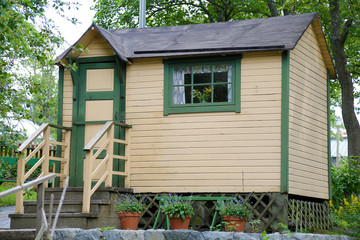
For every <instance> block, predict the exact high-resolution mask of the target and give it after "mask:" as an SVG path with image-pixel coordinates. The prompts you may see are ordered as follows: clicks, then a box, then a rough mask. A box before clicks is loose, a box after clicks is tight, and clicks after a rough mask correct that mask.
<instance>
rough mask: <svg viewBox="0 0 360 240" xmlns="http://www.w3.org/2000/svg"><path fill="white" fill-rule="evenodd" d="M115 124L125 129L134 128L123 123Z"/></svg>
mask: <svg viewBox="0 0 360 240" xmlns="http://www.w3.org/2000/svg"><path fill="white" fill-rule="evenodd" d="M114 124H115V125H117V126H120V127H124V128H132V125H129V124H126V123H121V122H116V121H114Z"/></svg>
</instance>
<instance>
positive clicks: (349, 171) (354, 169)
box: [331, 156, 360, 207]
mask: <svg viewBox="0 0 360 240" xmlns="http://www.w3.org/2000/svg"><path fill="white" fill-rule="evenodd" d="M359 162H360V157H359V156H357V157H348V158H343V159H341V160H340V164H339V165H338V166H332V168H331V190H332V202H333V205H334V206H335V207H339V205H340V204H341V203H342V202H343V199H344V198H346V199H349V198H350V197H351V195H357V194H358V193H359V192H360V179H359V176H360V164H359Z"/></svg>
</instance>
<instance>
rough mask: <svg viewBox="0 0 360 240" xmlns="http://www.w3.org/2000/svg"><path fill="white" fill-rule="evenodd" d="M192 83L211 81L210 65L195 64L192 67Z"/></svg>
mask: <svg viewBox="0 0 360 240" xmlns="http://www.w3.org/2000/svg"><path fill="white" fill-rule="evenodd" d="M193 74H194V84H199V83H211V67H210V66H195V67H193Z"/></svg>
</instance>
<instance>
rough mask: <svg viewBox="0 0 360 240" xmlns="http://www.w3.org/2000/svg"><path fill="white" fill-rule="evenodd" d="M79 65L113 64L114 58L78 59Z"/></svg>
mask: <svg viewBox="0 0 360 240" xmlns="http://www.w3.org/2000/svg"><path fill="white" fill-rule="evenodd" d="M78 62H79V63H104V62H115V56H108V57H87V58H78Z"/></svg>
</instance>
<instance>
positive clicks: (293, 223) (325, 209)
mask: <svg viewBox="0 0 360 240" xmlns="http://www.w3.org/2000/svg"><path fill="white" fill-rule="evenodd" d="M288 206H289V207H288V209H289V210H288V217H289V228H290V229H293V230H294V231H304V230H310V231H312V230H319V229H329V228H331V227H332V225H331V219H330V209H329V203H328V202H327V201H325V202H322V203H318V202H311V201H303V200H296V199H289V200H288Z"/></svg>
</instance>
